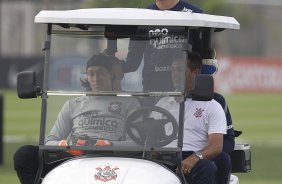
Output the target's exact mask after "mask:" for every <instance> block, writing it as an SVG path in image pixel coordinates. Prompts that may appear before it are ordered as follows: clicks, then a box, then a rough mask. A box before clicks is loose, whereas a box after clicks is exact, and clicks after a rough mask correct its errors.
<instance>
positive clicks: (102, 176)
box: [94, 165, 119, 182]
mask: <svg viewBox="0 0 282 184" xmlns="http://www.w3.org/2000/svg"><path fill="white" fill-rule="evenodd" d="M96 169H97V170H98V173H96V174H95V175H94V178H95V179H96V180H100V181H103V182H107V181H110V180H115V179H116V178H117V174H116V172H115V171H116V170H118V169H119V168H118V167H114V168H111V167H110V166H108V165H107V166H105V167H104V168H101V167H97V168H96Z"/></svg>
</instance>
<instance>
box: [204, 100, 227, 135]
mask: <svg viewBox="0 0 282 184" xmlns="http://www.w3.org/2000/svg"><path fill="white" fill-rule="evenodd" d="M209 109H210V110H209V114H208V134H213V133H222V134H226V118H225V113H224V111H223V109H222V107H221V106H220V104H219V103H218V102H216V101H214V100H212V101H211V104H210V107H209Z"/></svg>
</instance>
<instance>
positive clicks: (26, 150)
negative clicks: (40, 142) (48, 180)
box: [14, 145, 38, 184]
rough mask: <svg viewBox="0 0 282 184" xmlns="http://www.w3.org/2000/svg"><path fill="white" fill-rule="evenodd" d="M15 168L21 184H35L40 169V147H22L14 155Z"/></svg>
mask: <svg viewBox="0 0 282 184" xmlns="http://www.w3.org/2000/svg"><path fill="white" fill-rule="evenodd" d="M14 168H15V170H16V172H17V175H18V177H19V180H20V182H21V184H33V183H34V180H35V177H36V173H37V168H38V146H32V145H25V146H22V147H20V148H19V149H18V150H17V151H16V152H15V154H14Z"/></svg>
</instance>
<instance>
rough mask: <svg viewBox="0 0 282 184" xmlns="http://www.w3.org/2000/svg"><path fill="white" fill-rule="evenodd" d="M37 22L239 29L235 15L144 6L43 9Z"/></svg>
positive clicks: (36, 19)
mask: <svg viewBox="0 0 282 184" xmlns="http://www.w3.org/2000/svg"><path fill="white" fill-rule="evenodd" d="M35 22H36V23H52V24H60V23H61V24H96V25H97V24H100V25H156V26H164V25H165V26H189V27H212V28H223V29H239V28H240V24H239V23H238V22H237V20H236V19H235V18H233V17H225V16H216V15H208V14H198V13H191V12H179V11H158V10H149V9H140V8H94V9H78V10H64V11H45V10H43V11H41V12H39V13H38V14H37V15H36V17H35Z"/></svg>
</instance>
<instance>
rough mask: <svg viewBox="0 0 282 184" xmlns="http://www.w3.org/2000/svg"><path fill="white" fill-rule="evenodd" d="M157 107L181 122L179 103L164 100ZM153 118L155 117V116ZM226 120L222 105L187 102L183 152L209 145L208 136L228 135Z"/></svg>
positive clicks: (169, 99)
mask: <svg viewBox="0 0 282 184" xmlns="http://www.w3.org/2000/svg"><path fill="white" fill-rule="evenodd" d="M156 106H159V107H162V108H164V109H166V110H168V111H169V112H170V113H171V114H172V115H173V116H174V117H175V119H176V120H177V121H179V103H177V102H176V101H175V100H174V98H173V97H165V98H162V99H161V100H160V101H159V102H158V103H157V104H156ZM153 117H155V116H154V115H153ZM226 125H227V123H226V118H225V114H224V111H223V109H222V107H221V106H220V104H219V103H218V102H216V101H215V100H211V101H193V100H192V99H187V100H186V101H185V113H184V136H183V137H184V138H183V151H199V150H202V149H203V148H204V147H206V146H207V145H208V135H209V134H213V133H222V134H226V130H227V127H226Z"/></svg>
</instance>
